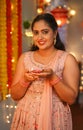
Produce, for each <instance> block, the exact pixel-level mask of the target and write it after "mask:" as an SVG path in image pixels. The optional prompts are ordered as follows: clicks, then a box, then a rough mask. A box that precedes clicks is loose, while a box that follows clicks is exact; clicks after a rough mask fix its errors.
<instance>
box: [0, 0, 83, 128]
mask: <svg viewBox="0 0 83 130" xmlns="http://www.w3.org/2000/svg"><path fill="white" fill-rule="evenodd" d="M43 12H49V13H52V14H53V16H54V17H55V19H56V21H57V24H58V31H59V34H60V38H61V40H62V41H63V43H64V45H65V47H66V50H67V51H68V52H69V53H71V54H72V55H74V56H75V58H76V59H77V62H78V64H79V69H80V81H79V88H78V89H79V93H78V96H77V100H76V101H75V103H74V104H73V105H71V106H70V108H71V112H72V119H73V130H83V0H0V130H10V125H11V121H12V117H13V113H14V111H15V109H16V104H17V103H16V102H15V101H14V100H13V99H12V98H11V95H10V91H11V83H12V79H13V76H14V72H15V67H16V64H17V61H18V58H19V56H20V55H21V53H23V52H26V51H28V50H29V49H30V47H31V45H32V44H33V40H32V32H31V29H30V25H31V22H32V20H33V19H34V17H35V16H36V15H37V14H41V13H43Z"/></svg>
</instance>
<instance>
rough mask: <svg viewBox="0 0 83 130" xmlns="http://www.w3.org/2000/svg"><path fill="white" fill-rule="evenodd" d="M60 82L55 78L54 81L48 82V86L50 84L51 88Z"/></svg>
mask: <svg viewBox="0 0 83 130" xmlns="http://www.w3.org/2000/svg"><path fill="white" fill-rule="evenodd" d="M60 80H61V78H59V77H57V79H56V80H52V81H51V82H50V84H51V85H52V86H54V85H56V84H57V83H58V82H59V81H60Z"/></svg>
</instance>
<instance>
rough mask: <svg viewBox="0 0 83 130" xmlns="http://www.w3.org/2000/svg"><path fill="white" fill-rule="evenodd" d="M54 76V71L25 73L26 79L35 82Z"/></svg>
mask: <svg viewBox="0 0 83 130" xmlns="http://www.w3.org/2000/svg"><path fill="white" fill-rule="evenodd" d="M53 74H54V72H53V70H52V69H43V70H31V71H28V72H25V74H24V78H25V79H26V80H28V81H34V80H36V79H39V78H48V77H51V76H52V75H53Z"/></svg>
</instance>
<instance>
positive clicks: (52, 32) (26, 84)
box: [11, 13, 79, 130]
mask: <svg viewBox="0 0 83 130" xmlns="http://www.w3.org/2000/svg"><path fill="white" fill-rule="evenodd" d="M31 28H32V33H33V41H34V44H33V45H32V48H31V50H30V51H28V52H26V53H23V54H22V55H21V56H20V58H19V60H18V64H17V67H16V72H15V76H14V80H13V83H12V86H11V96H12V98H13V99H14V100H17V101H18V104H17V109H16V111H15V114H14V118H13V122H12V125H11V130H72V117H71V111H70V108H69V105H71V104H73V103H74V102H75V100H76V97H77V94H78V84H79V68H78V63H77V61H76V59H75V58H74V57H73V56H72V55H71V54H69V53H68V52H66V51H65V47H64V45H63V43H62V42H61V40H60V38H59V34H58V31H57V28H58V26H57V23H56V21H55V18H54V17H53V16H52V15H51V14H49V13H45V14H40V15H38V16H37V17H36V18H35V19H34V20H33V22H32V26H31Z"/></svg>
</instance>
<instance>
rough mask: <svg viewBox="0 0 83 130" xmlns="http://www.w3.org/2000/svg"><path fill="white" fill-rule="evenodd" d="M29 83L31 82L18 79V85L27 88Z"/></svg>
mask: <svg viewBox="0 0 83 130" xmlns="http://www.w3.org/2000/svg"><path fill="white" fill-rule="evenodd" d="M30 84H31V82H25V81H23V80H20V85H21V86H22V87H25V88H27V87H28V86H29V85H30Z"/></svg>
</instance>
